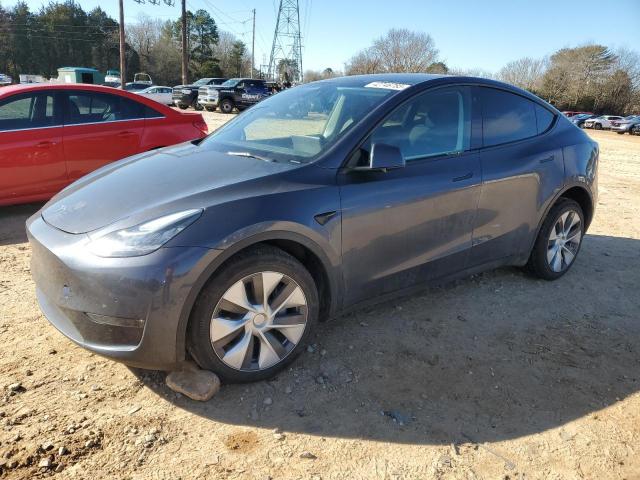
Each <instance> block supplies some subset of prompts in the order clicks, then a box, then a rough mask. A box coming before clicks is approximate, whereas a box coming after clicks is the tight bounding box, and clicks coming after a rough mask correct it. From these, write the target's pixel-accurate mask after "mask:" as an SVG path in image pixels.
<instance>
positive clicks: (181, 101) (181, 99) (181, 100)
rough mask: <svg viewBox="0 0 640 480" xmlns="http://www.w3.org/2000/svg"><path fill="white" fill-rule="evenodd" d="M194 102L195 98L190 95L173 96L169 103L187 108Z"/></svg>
mask: <svg viewBox="0 0 640 480" xmlns="http://www.w3.org/2000/svg"><path fill="white" fill-rule="evenodd" d="M194 100H195V97H193V96H191V95H173V96H172V97H171V101H172V102H173V104H174V105H176V106H178V105H187V106H188V105H191V104H192V103H193V101H194Z"/></svg>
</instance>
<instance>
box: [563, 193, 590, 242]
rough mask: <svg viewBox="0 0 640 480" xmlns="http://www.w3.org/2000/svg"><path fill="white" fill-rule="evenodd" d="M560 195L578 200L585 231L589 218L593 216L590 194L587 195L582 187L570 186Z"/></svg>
mask: <svg viewBox="0 0 640 480" xmlns="http://www.w3.org/2000/svg"><path fill="white" fill-rule="evenodd" d="M560 197H564V198H570V199H571V200H574V201H576V202H578V205H580V208H582V213H584V221H585V231H586V229H587V228H588V227H589V224H590V223H591V219H592V218H593V204H592V202H591V195H589V192H587V191H586V190H585V189H584V188H582V187H572V188H570V189H569V190H567V191H566V192H564V193H563V194H562V195H561V196H560Z"/></svg>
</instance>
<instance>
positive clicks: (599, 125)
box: [593, 123, 602, 130]
mask: <svg viewBox="0 0 640 480" xmlns="http://www.w3.org/2000/svg"><path fill="white" fill-rule="evenodd" d="M593 128H595V129H596V130H602V125H601V124H600V123H595V124H594V125H593Z"/></svg>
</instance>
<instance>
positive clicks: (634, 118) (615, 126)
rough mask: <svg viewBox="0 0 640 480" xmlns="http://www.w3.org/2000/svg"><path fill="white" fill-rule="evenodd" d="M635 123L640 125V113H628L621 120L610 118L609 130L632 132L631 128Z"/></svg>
mask: <svg viewBox="0 0 640 480" xmlns="http://www.w3.org/2000/svg"><path fill="white" fill-rule="evenodd" d="M636 125H640V115H629V116H626V117H624V118H623V119H622V120H612V121H611V130H612V131H614V132H617V133H619V134H620V135H623V134H625V133H627V132H628V133H632V132H631V129H632V128H633V127H635V126H636Z"/></svg>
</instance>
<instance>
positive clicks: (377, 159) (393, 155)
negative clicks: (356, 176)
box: [358, 143, 405, 172]
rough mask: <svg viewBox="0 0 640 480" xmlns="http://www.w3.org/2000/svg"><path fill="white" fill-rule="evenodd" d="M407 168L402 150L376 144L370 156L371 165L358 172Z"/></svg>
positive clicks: (361, 168)
mask: <svg viewBox="0 0 640 480" xmlns="http://www.w3.org/2000/svg"><path fill="white" fill-rule="evenodd" d="M404 166H405V161H404V157H403V156H402V152H401V151H400V149H399V148H398V147H396V146H394V145H387V144H386V143H374V144H373V145H372V146H371V153H370V154H369V165H368V166H366V167H360V168H358V170H381V171H383V172H386V171H387V170H391V169H395V168H403V167H404Z"/></svg>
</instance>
